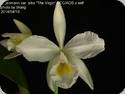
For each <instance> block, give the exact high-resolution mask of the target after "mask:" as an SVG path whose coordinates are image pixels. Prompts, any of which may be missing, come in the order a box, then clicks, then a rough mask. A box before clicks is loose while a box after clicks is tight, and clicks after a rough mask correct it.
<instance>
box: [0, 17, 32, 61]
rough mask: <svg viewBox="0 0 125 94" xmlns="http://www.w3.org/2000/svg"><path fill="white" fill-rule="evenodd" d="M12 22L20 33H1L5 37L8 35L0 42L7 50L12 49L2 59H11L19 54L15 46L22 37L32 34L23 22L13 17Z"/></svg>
mask: <svg viewBox="0 0 125 94" xmlns="http://www.w3.org/2000/svg"><path fill="white" fill-rule="evenodd" d="M14 22H15V24H16V26H17V27H18V29H19V30H20V32H21V33H4V34H3V35H2V37H5V38H8V37H9V39H5V40H2V41H0V44H1V45H2V46H4V47H5V48H7V49H8V51H12V53H10V54H9V55H7V56H5V58H4V59H11V58H14V57H16V56H18V55H20V53H17V51H16V46H17V45H19V44H20V43H21V42H22V41H23V40H24V39H26V38H27V37H29V36H31V35H32V33H31V30H30V29H29V28H28V27H27V26H26V25H25V24H23V23H22V22H20V21H18V20H16V19H14Z"/></svg>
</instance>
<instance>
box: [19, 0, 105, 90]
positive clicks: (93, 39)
mask: <svg viewBox="0 0 125 94" xmlns="http://www.w3.org/2000/svg"><path fill="white" fill-rule="evenodd" d="M53 21H54V23H53V24H54V33H55V36H56V39H57V41H58V44H59V46H57V45H56V44H55V43H53V42H52V41H50V40H49V39H47V38H46V37H43V36H37V35H33V36H30V37H29V38H27V39H25V40H24V41H23V42H22V43H20V44H19V45H18V46H17V51H18V52H19V53H21V54H23V56H24V57H25V58H26V59H27V60H28V61H39V62H46V61H50V62H49V64H48V69H47V82H48V86H49V87H50V89H51V90H52V91H54V90H55V87H60V88H64V89H68V88H70V87H71V86H72V85H73V84H74V83H75V82H76V80H77V78H78V77H81V78H82V79H83V80H84V81H85V82H86V83H87V84H88V86H89V87H90V88H91V89H92V90H93V88H94V86H93V81H92V78H91V75H90V73H89V70H88V69H87V67H86V65H85V64H84V63H83V61H82V60H81V59H87V58H91V57H94V56H96V55H97V54H99V53H100V52H102V51H104V44H105V43H104V40H103V39H101V38H99V37H98V35H97V34H95V33H93V32H90V31H87V32H84V33H81V34H77V35H76V36H75V37H73V38H72V39H71V40H70V41H69V42H68V43H67V44H66V45H65V46H64V39H65V32H66V21H65V16H64V13H63V9H62V7H61V4H60V2H57V3H56V6H55V10H54V16H53Z"/></svg>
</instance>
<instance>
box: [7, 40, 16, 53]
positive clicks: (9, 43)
mask: <svg viewBox="0 0 125 94" xmlns="http://www.w3.org/2000/svg"><path fill="white" fill-rule="evenodd" d="M7 47H8V48H7V49H8V51H11V50H13V49H15V47H16V45H15V44H14V43H13V42H12V41H11V40H10V39H8V41H7Z"/></svg>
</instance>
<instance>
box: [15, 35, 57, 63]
mask: <svg viewBox="0 0 125 94" xmlns="http://www.w3.org/2000/svg"><path fill="white" fill-rule="evenodd" d="M16 51H17V52H19V53H22V54H23V55H24V57H25V58H26V59H27V60H29V61H40V62H45V61H48V60H50V59H52V58H53V57H54V56H55V55H56V54H57V52H58V51H59V49H58V47H57V46H56V45H55V44H54V43H53V42H51V41H50V40H48V39H47V38H45V37H42V36H37V35H34V36H31V37H29V38H27V39H25V40H24V41H22V43H20V44H19V45H18V46H17V47H16Z"/></svg>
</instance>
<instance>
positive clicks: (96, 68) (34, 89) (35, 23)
mask: <svg viewBox="0 0 125 94" xmlns="http://www.w3.org/2000/svg"><path fill="white" fill-rule="evenodd" d="M62 6H63V10H64V13H65V17H66V22H67V30H66V39H65V43H66V42H67V41H68V40H70V39H71V38H72V37H73V36H74V35H76V34H78V33H81V32H84V31H93V32H95V33H97V34H98V35H99V36H100V37H102V38H103V39H104V40H105V51H104V52H103V53H100V54H99V55H98V56H96V57H94V58H91V59H87V60H84V62H85V64H86V65H87V67H88V69H89V70H90V73H91V75H92V78H93V81H94V87H95V89H94V91H91V90H90V88H89V87H88V86H87V85H86V84H85V83H84V81H82V80H81V79H80V78H79V79H78V80H77V83H76V84H74V85H73V87H72V88H70V89H67V90H63V89H59V94H119V92H121V91H122V90H123V88H125V84H124V70H123V69H124V57H123V56H124V52H123V51H124V47H123V45H124V32H125V28H124V27H125V26H124V22H125V18H124V17H125V15H124V13H125V8H124V6H123V5H122V4H121V3H120V2H118V1H115V0H85V3H84V5H75V6H72V5H62ZM53 11H54V5H51V6H49V5H43V6H32V7H31V6H28V9H27V11H24V12H22V13H20V14H0V34H3V33H5V32H19V30H18V29H17V27H16V26H15V24H14V22H13V18H15V19H18V20H20V21H22V22H24V23H25V24H26V25H27V26H29V27H30V28H31V30H32V32H33V34H35V35H42V36H45V37H48V38H49V39H50V40H52V41H54V42H55V43H57V42H56V38H55V36H54V33H53ZM1 39H2V38H1ZM17 59H18V60H19V62H20V65H21V66H22V68H23V70H24V72H25V74H26V77H27V79H28V83H29V89H30V93H31V94H42V93H44V94H52V91H51V90H50V89H49V87H48V85H47V82H46V69H47V64H48V62H46V63H39V62H28V61H26V60H25V59H24V58H23V56H19V57H18V58H17ZM0 85H1V86H2V88H3V90H4V91H6V92H7V94H16V93H14V92H16V90H17V88H16V85H15V84H14V83H12V82H11V81H9V80H7V79H6V78H4V77H3V76H0Z"/></svg>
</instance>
